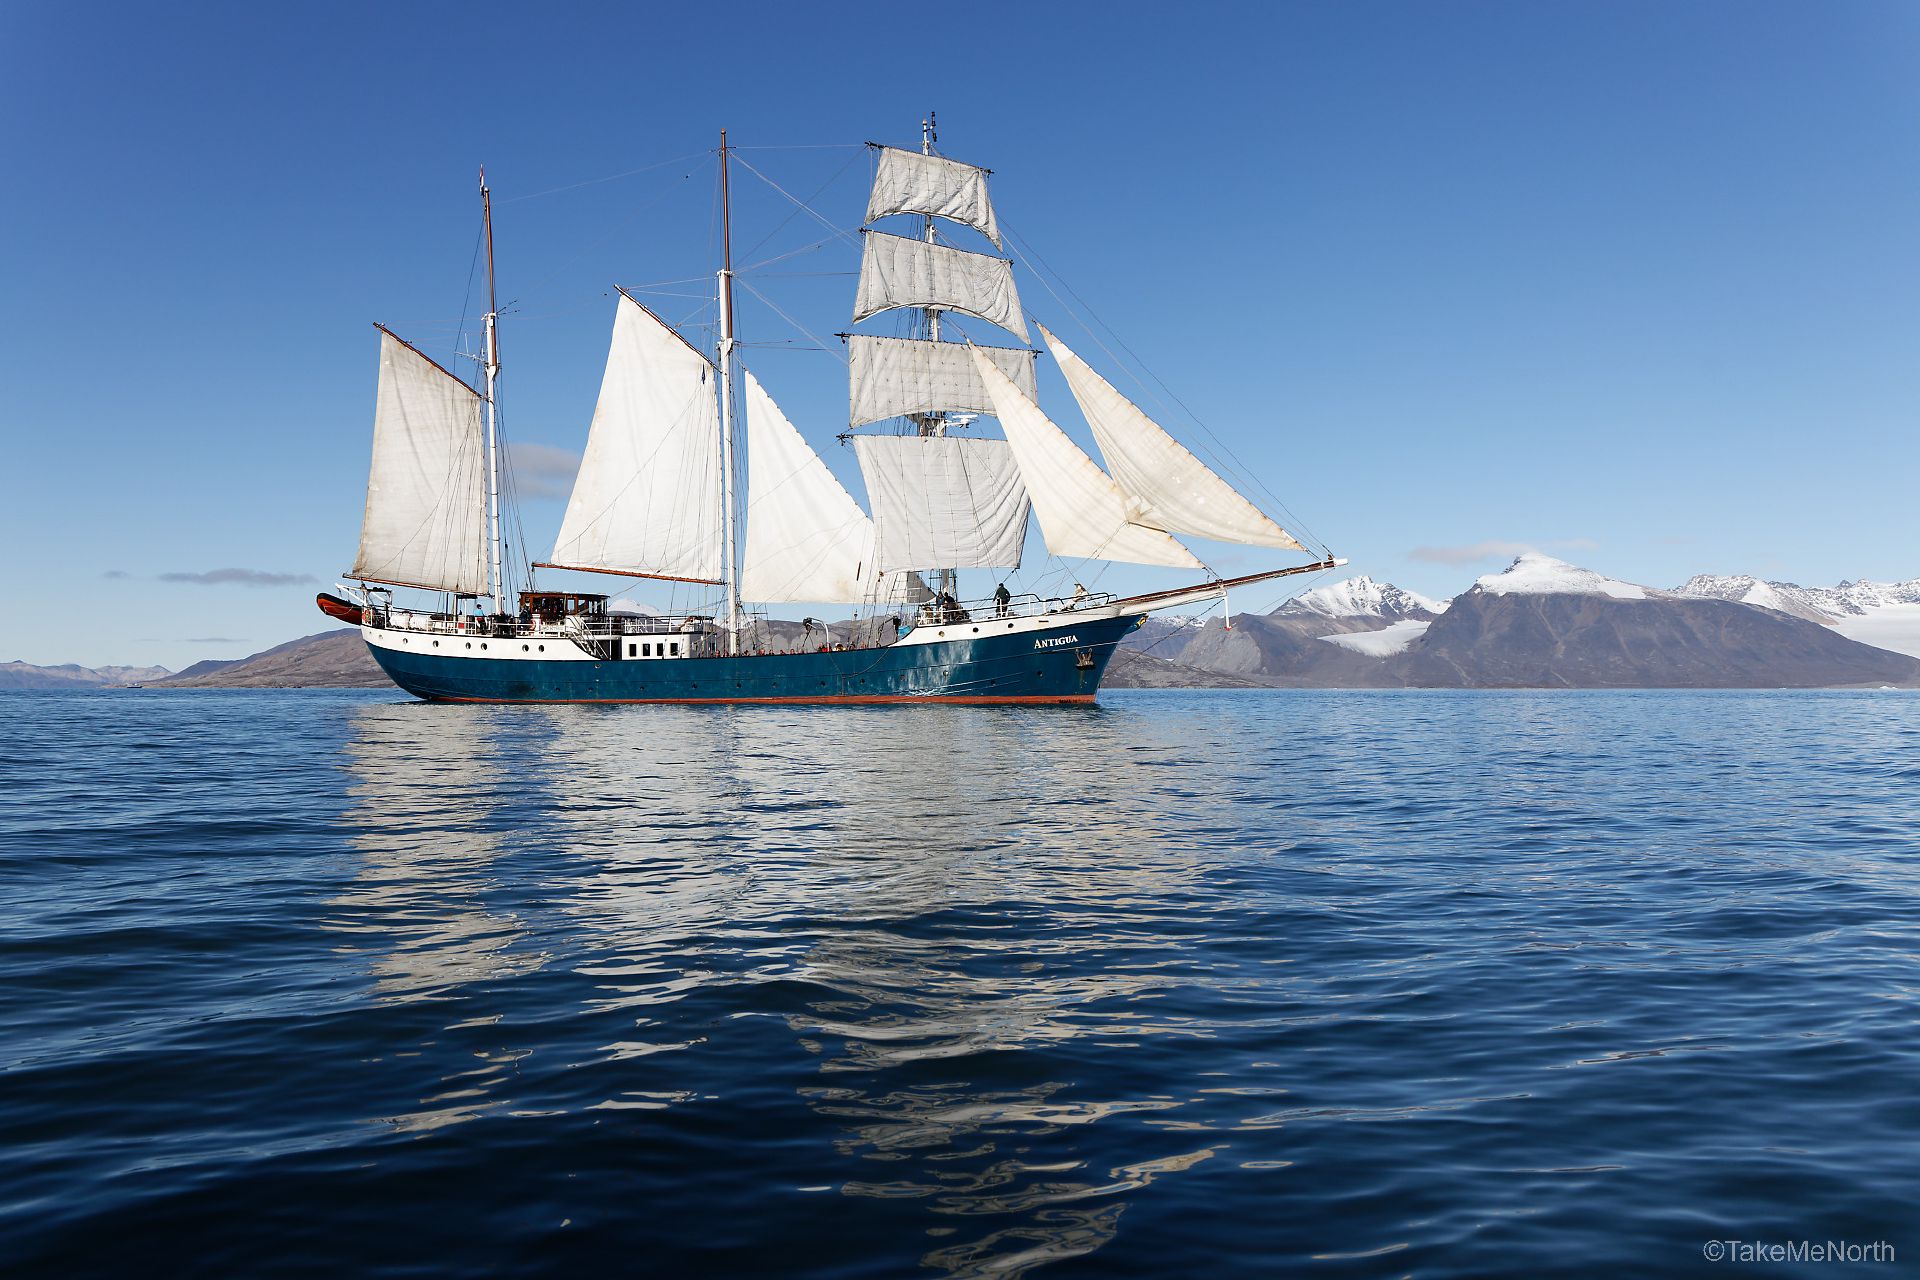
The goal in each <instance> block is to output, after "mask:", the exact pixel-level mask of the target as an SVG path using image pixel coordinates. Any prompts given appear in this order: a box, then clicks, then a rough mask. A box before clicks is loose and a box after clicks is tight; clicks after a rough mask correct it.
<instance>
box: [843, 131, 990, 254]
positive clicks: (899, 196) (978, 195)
mask: <svg viewBox="0 0 1920 1280" xmlns="http://www.w3.org/2000/svg"><path fill="white" fill-rule="evenodd" d="M879 151H880V164H879V167H878V168H877V169H876V170H875V172H874V175H873V194H872V195H870V196H869V197H868V198H867V219H866V220H867V221H868V222H873V221H875V220H876V219H879V218H885V217H888V216H889V215H892V214H896V213H923V214H930V215H932V216H934V217H938V218H947V219H950V220H952V221H954V222H963V223H965V224H966V225H967V226H970V227H972V228H974V229H975V230H977V231H978V232H980V234H982V235H984V236H985V237H986V238H987V239H989V240H991V241H993V243H994V244H995V245H999V244H1000V228H999V226H998V224H996V223H995V222H994V218H993V204H992V202H991V201H989V200H988V199H987V171H986V170H985V169H978V168H975V167H974V166H973V165H970V164H961V163H960V162H959V161H958V160H948V159H946V158H945V157H943V156H929V155H923V154H921V153H920V152H918V151H902V150H900V149H899V148H898V147H881V148H879Z"/></svg>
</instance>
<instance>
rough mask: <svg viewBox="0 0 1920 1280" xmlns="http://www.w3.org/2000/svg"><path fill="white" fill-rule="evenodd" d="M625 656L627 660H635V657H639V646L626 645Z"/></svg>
mask: <svg viewBox="0 0 1920 1280" xmlns="http://www.w3.org/2000/svg"><path fill="white" fill-rule="evenodd" d="M627 656H628V657H629V658H637V657H639V656H640V646H639V645H637V644H630V645H628V646H627Z"/></svg>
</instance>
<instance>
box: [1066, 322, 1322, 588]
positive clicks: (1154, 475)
mask: <svg viewBox="0 0 1920 1280" xmlns="http://www.w3.org/2000/svg"><path fill="white" fill-rule="evenodd" d="M1040 333H1041V336H1043V337H1044V338H1046V340H1047V346H1048V347H1050V348H1051V349H1052V351H1053V358H1054V359H1055V360H1056V361H1058V362H1059V364H1060V371H1061V372H1062V373H1064V374H1065V375H1066V377H1067V386H1068V387H1069V388H1070V389H1071V390H1072V391H1073V398H1074V399H1075V400H1077V401H1079V402H1080V412H1082V413H1084V414H1085V415H1086V417H1087V425H1088V426H1090V427H1092V428H1093V438H1094V439H1095V440H1097V441H1099V443H1100V454H1101V456H1102V457H1103V458H1105V459H1106V463H1107V469H1108V470H1109V471H1111V472H1112V473H1113V478H1114V480H1115V481H1117V482H1118V483H1119V485H1120V487H1121V488H1122V489H1125V490H1126V491H1127V492H1128V493H1130V494H1132V495H1133V496H1134V497H1135V498H1137V499H1139V501H1140V503H1141V506H1142V509H1141V511H1140V512H1139V514H1138V515H1136V516H1135V517H1134V523H1136V524H1144V525H1150V526H1152V527H1153V528H1155V529H1165V530H1168V531H1170V532H1173V533H1190V534H1193V535H1194V536H1196V537H1201V538H1213V539H1216V540H1218V541H1220V542H1238V543H1243V544H1246V545H1249V546H1256V547H1286V548H1288V549H1289V550H1293V551H1304V550H1305V549H1306V548H1304V547H1302V546H1301V545H1300V543H1299V542H1298V541H1296V540H1295V538H1294V536H1293V535H1292V534H1290V533H1288V532H1287V531H1286V530H1285V529H1282V528H1281V527H1280V526H1279V525H1277V524H1275V523H1274V522H1273V521H1272V520H1270V519H1268V518H1267V517H1266V516H1265V515H1264V514H1262V513H1261V511H1260V509H1259V508H1258V507H1256V506H1254V505H1253V503H1251V502H1249V501H1248V500H1247V499H1246V498H1245V497H1244V496H1242V495H1241V494H1240V492H1239V491H1238V490H1236V489H1235V488H1234V487H1233V486H1232V485H1230V484H1228V483H1227V482H1226V481H1225V480H1222V479H1221V478H1220V476H1219V475H1218V474H1216V473H1215V472H1214V471H1213V470H1212V469H1211V468H1209V467H1208V466H1207V464H1206V463H1204V462H1202V461H1200V459H1198V458H1196V457H1194V456H1193V454H1192V453H1190V452H1189V451H1188V450H1187V447H1186V446H1185V445H1183V444H1181V443H1180V442H1179V441H1178V440H1175V439H1174V438H1173V437H1172V436H1170V435H1168V434H1167V433H1166V431H1165V430H1164V429H1162V427H1161V426H1160V424H1159V423H1157V422H1155V421H1154V420H1153V419H1152V418H1149V417H1148V416H1147V415H1146V414H1144V413H1142V412H1141V411H1140V407H1139V406H1138V405H1136V404H1134V403H1133V401H1131V400H1129V399H1127V398H1126V397H1125V396H1123V395H1121V394H1120V393H1119V392H1118V391H1116V390H1114V388H1113V386H1112V384H1111V383H1109V382H1108V381H1107V380H1106V379H1105V378H1102V377H1101V376H1100V375H1099V374H1097V373H1095V372H1094V371H1093V370H1092V368H1090V367H1089V366H1088V365H1087V362H1086V361H1084V360H1082V359H1081V358H1080V357H1079V356H1077V355H1075V354H1074V353H1073V352H1072V351H1071V350H1070V349H1069V348H1068V347H1067V344H1066V343H1064V342H1062V341H1060V339H1058V338H1056V337H1054V336H1053V334H1051V333H1049V332H1048V331H1047V327H1046V326H1045V325H1041V326H1040Z"/></svg>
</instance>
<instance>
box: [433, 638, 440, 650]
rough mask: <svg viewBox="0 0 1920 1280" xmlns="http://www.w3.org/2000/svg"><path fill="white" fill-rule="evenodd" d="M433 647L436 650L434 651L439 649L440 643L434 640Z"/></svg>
mask: <svg viewBox="0 0 1920 1280" xmlns="http://www.w3.org/2000/svg"><path fill="white" fill-rule="evenodd" d="M433 647H434V648H436V649H438V648H439V647H440V642H439V641H438V640H435V641H434V642H433Z"/></svg>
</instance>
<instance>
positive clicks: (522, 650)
mask: <svg viewBox="0 0 1920 1280" xmlns="http://www.w3.org/2000/svg"><path fill="white" fill-rule="evenodd" d="M520 652H522V653H525V652H527V646H526V645H524V644H523V645H521V646H520Z"/></svg>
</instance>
